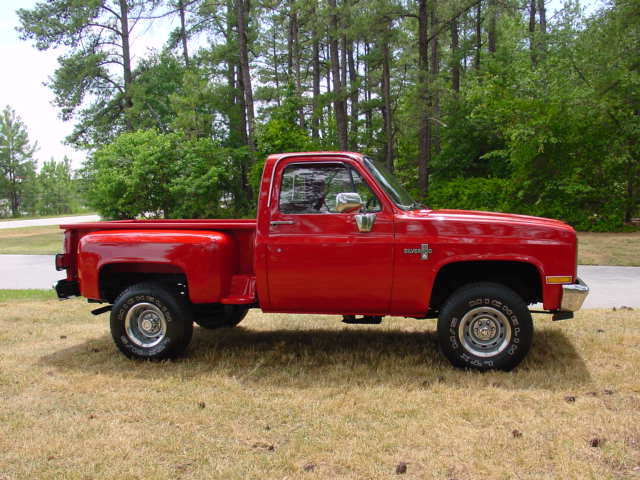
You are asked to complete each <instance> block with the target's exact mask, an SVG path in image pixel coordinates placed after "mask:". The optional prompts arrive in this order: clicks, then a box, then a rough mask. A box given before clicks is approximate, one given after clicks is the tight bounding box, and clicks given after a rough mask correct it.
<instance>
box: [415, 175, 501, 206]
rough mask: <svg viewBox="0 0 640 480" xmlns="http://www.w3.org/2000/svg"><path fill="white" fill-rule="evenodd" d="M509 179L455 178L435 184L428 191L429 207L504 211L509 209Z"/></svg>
mask: <svg viewBox="0 0 640 480" xmlns="http://www.w3.org/2000/svg"><path fill="white" fill-rule="evenodd" d="M510 197H511V192H510V180H508V179H504V178H478V177H476V178H456V179H454V180H450V181H446V182H441V183H438V184H435V185H434V186H433V187H432V189H431V191H430V192H429V197H428V202H427V203H428V204H429V207H430V208H457V209H463V210H487V211H497V212H505V211H509V209H510V203H511V202H510Z"/></svg>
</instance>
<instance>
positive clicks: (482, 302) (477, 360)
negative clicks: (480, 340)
mask: <svg viewBox="0 0 640 480" xmlns="http://www.w3.org/2000/svg"><path fill="white" fill-rule="evenodd" d="M478 306H490V307H493V308H495V309H497V310H500V311H502V312H503V313H504V314H505V316H506V317H507V320H508V321H509V323H510V324H511V342H510V344H509V346H508V347H507V348H506V349H505V350H503V351H502V352H500V353H499V354H497V355H495V356H493V357H490V358H484V357H476V356H475V355H473V354H472V353H470V352H468V351H467V350H465V348H464V346H463V345H464V344H463V343H462V341H461V339H460V338H459V332H458V327H459V324H460V320H461V319H462V317H464V315H465V313H466V312H467V311H469V310H471V309H472V308H474V307H478ZM520 336H521V329H520V321H519V320H518V316H517V315H516V314H515V312H514V310H513V308H511V307H510V306H509V305H508V303H507V302H505V301H504V300H503V299H500V298H495V297H493V298H491V297H474V298H471V299H469V300H468V301H466V302H465V303H464V304H463V308H462V310H460V309H458V310H457V311H456V312H455V314H454V315H453V316H452V318H451V320H450V322H449V335H448V342H449V346H450V347H451V349H452V350H453V351H454V352H457V355H458V356H459V358H460V359H461V360H462V361H463V362H465V363H466V364H467V365H469V366H471V367H487V368H494V367H496V364H497V363H500V359H501V358H503V357H504V356H513V355H515V354H516V353H517V351H518V349H519V345H520V343H521V338H520Z"/></svg>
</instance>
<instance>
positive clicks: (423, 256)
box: [404, 243, 433, 260]
mask: <svg viewBox="0 0 640 480" xmlns="http://www.w3.org/2000/svg"><path fill="white" fill-rule="evenodd" d="M432 252H433V250H431V249H430V248H429V244H428V243H423V244H422V245H420V248H405V249H404V253H408V254H412V253H419V254H420V260H429V254H430V253H432Z"/></svg>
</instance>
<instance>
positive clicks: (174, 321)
mask: <svg viewBox="0 0 640 480" xmlns="http://www.w3.org/2000/svg"><path fill="white" fill-rule="evenodd" d="M192 333H193V316H192V312H191V308H190V305H189V304H188V302H187V301H186V300H185V299H184V298H182V296H181V295H180V294H179V293H177V292H175V293H174V292H172V291H171V290H170V289H169V288H166V287H165V286H163V285H162V284H159V283H155V282H144V283H139V284H137V285H133V286H131V287H129V288H127V289H126V290H125V291H124V292H122V293H121V294H120V295H119V296H118V298H117V299H116V301H115V302H114V304H113V308H112V309H111V336H112V337H113V340H114V342H115V344H116V346H117V347H118V348H119V349H120V351H121V352H122V353H124V354H125V355H126V356H127V357H129V358H142V359H153V360H157V359H167V358H174V357H176V356H178V355H180V354H181V353H182V352H184V350H185V349H186V348H187V346H188V345H189V342H190V341H191V335H192Z"/></svg>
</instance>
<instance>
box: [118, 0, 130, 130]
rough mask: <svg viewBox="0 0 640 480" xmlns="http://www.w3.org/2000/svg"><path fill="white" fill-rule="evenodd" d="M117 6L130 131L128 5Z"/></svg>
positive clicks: (128, 127)
mask: <svg viewBox="0 0 640 480" xmlns="http://www.w3.org/2000/svg"><path fill="white" fill-rule="evenodd" d="M119 5H120V30H121V31H120V35H121V37H122V70H123V75H122V78H123V79H124V110H125V112H124V117H125V124H126V128H127V130H129V131H132V130H133V125H132V124H131V119H130V118H128V115H127V110H129V109H130V108H131V107H132V106H133V99H132V97H131V84H132V83H133V76H132V75H131V52H130V48H129V5H128V4H127V0H119Z"/></svg>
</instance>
